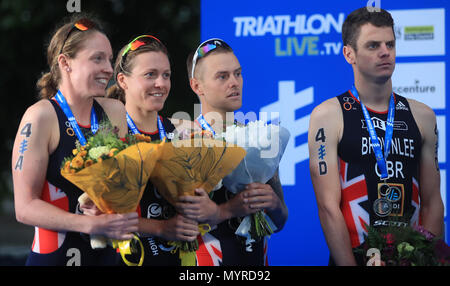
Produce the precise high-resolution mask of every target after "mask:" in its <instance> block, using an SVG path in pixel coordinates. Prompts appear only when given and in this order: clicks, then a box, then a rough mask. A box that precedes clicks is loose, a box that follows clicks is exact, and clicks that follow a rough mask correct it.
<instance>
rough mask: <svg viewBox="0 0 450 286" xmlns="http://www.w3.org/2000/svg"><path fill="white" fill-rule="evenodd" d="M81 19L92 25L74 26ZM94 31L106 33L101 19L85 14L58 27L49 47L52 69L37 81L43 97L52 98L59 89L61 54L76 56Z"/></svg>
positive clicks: (48, 52) (48, 53)
mask: <svg viewBox="0 0 450 286" xmlns="http://www.w3.org/2000/svg"><path fill="white" fill-rule="evenodd" d="M80 20H85V21H89V23H92V27H90V28H89V29H87V30H85V31H81V30H78V29H76V28H74V25H75V24H76V23H77V22H79V21H80ZM94 32H100V33H103V34H105V32H104V31H103V29H102V28H101V24H100V23H99V21H98V20H97V19H94V18H93V17H92V16H88V15H85V14H82V15H75V16H74V17H72V18H71V19H70V20H69V22H66V23H65V24H63V25H62V26H60V27H58V28H57V29H56V31H55V32H54V33H53V36H52V38H51V40H50V43H49V44H48V47H47V64H48V66H49V67H50V71H48V72H44V73H43V74H42V76H41V78H39V80H38V81H37V83H36V87H37V89H38V91H39V97H40V98H41V99H45V98H52V97H53V96H54V95H55V94H56V92H57V91H58V86H59V84H60V80H61V72H60V69H59V64H58V57H59V55H60V54H64V55H66V56H68V57H69V58H75V56H76V55H77V53H78V51H79V50H80V47H81V45H82V44H83V43H84V42H85V41H86V40H87V39H88V38H89V37H90V35H92V34H93V33H94Z"/></svg>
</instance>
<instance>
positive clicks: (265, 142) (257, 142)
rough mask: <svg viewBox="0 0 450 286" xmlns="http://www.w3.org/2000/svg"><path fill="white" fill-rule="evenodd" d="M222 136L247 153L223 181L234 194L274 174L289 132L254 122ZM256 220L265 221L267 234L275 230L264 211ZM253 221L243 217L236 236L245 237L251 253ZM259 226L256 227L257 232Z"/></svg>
mask: <svg viewBox="0 0 450 286" xmlns="http://www.w3.org/2000/svg"><path fill="white" fill-rule="evenodd" d="M222 136H223V138H224V139H225V141H226V142H228V143H233V144H236V145H238V146H239V147H242V148H244V149H245V151H246V152H247V155H246V156H245V157H244V159H243V160H242V161H241V163H240V164H239V165H238V166H237V168H236V169H234V170H233V171H232V172H231V173H230V174H229V175H228V176H226V177H225V178H223V185H224V186H225V187H226V188H227V189H228V190H229V191H231V192H233V193H235V194H236V193H238V192H240V191H242V190H244V188H245V185H247V184H250V183H254V182H258V183H263V184H265V183H267V181H269V180H270V179H271V178H272V177H273V176H274V175H275V172H276V170H277V168H278V166H279V164H280V160H281V157H282V156H283V153H284V151H285V149H286V146H287V143H288V141H289V137H290V133H289V131H288V130H287V129H286V128H284V127H282V126H279V125H274V124H266V123H265V122H263V121H254V122H250V123H249V124H247V125H245V126H236V125H233V126H229V127H227V129H226V132H225V133H223V134H222ZM256 217H257V218H256V221H257V220H258V219H259V220H261V219H262V220H265V221H264V222H262V223H266V222H267V224H266V225H267V226H268V229H269V231H268V232H266V233H268V235H270V234H271V233H273V232H274V231H276V226H275V224H274V223H273V222H272V220H271V219H270V218H269V217H268V216H267V215H266V214H265V213H264V212H260V213H257V214H256ZM253 218H255V215H253ZM252 221H255V220H252V218H251V217H250V216H247V217H245V218H244V220H243V221H242V223H241V224H240V225H239V227H238V229H237V230H236V235H239V236H243V237H245V238H247V241H246V245H247V251H252V250H251V243H252V242H254V241H255V240H254V237H253V238H252V235H251V229H252ZM258 227H259V226H256V228H257V229H256V230H257V232H259V231H258ZM253 235H254V234H253Z"/></svg>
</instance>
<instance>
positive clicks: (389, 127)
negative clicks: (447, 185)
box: [308, 7, 443, 265]
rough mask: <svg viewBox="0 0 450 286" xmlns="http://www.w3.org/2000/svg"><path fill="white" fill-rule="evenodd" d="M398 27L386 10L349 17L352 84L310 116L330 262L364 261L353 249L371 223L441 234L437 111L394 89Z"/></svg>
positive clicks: (346, 43) (315, 182) (311, 144)
mask: <svg viewBox="0 0 450 286" xmlns="http://www.w3.org/2000/svg"><path fill="white" fill-rule="evenodd" d="M393 26H394V21H393V19H392V17H391V15H390V14H389V13H388V12H387V11H385V10H383V9H381V11H380V12H369V11H368V9H367V8H365V7H364V8H360V9H358V10H355V11H353V12H352V13H351V14H350V15H348V17H347V19H346V20H345V22H344V24H343V27H342V37H343V42H344V48H343V54H344V57H345V59H346V61H347V62H348V63H349V64H351V65H352V68H353V72H354V78H355V84H354V86H352V87H351V89H350V90H349V91H347V92H345V93H343V94H341V95H340V96H337V97H334V98H331V99H329V100H327V101H325V102H323V103H322V104H320V105H319V106H317V107H316V108H315V109H314V110H313V112H312V114H311V120H310V126H309V135H308V144H309V154H310V170H311V178H312V181H313V186H314V190H315V193H316V198H317V203H318V209H319V217H320V221H321V224H322V228H323V231H324V234H325V238H326V241H327V244H328V247H329V249H330V253H331V259H330V265H334V264H336V265H355V264H359V265H361V264H364V257H363V256H361V255H354V254H353V253H352V248H353V249H354V248H357V247H362V244H363V243H364V239H365V236H366V235H367V225H370V226H373V227H382V226H391V227H392V226H394V227H395V226H397V227H402V226H407V225H418V224H420V225H422V226H423V227H424V228H426V229H427V230H429V231H430V232H432V233H434V234H435V235H437V236H439V235H441V234H442V230H443V204H442V200H441V196H440V192H439V183H440V177H439V176H440V175H439V164H438V159H437V141H438V139H437V126H436V116H435V114H434V112H433V110H432V109H430V108H429V107H428V106H426V105H424V104H422V103H420V102H417V101H415V100H412V99H406V98H404V97H402V96H400V95H398V94H394V93H393V92H392V79H391V76H392V73H393V72H394V67H395V54H396V51H395V33H394V30H393ZM375 263H377V262H375ZM378 263H380V261H378Z"/></svg>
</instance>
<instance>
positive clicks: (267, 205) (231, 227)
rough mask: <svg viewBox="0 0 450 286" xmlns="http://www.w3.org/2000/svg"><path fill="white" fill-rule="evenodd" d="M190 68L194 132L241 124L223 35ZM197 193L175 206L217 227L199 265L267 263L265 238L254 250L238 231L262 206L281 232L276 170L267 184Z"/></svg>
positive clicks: (235, 69)
mask: <svg viewBox="0 0 450 286" xmlns="http://www.w3.org/2000/svg"><path fill="white" fill-rule="evenodd" d="M187 69H188V75H189V79H190V85H191V88H192V90H193V91H194V92H195V93H196V94H197V96H198V98H199V99H200V103H201V114H200V116H199V117H198V118H197V120H195V124H194V126H193V127H194V130H196V129H197V130H206V131H209V132H211V133H212V134H215V133H217V132H223V131H224V127H226V126H228V125H230V124H239V123H237V122H236V120H235V119H234V111H235V110H237V109H239V108H241V105H242V86H243V78H242V74H241V71H242V69H241V65H240V63H239V61H238V59H237V57H236V55H235V54H234V53H233V50H232V49H231V47H230V46H229V45H228V44H227V43H225V42H224V41H222V40H221V39H210V40H207V41H205V42H203V43H202V44H200V46H199V47H198V48H197V49H196V50H195V52H193V53H191V54H190V56H189V57H188V60H187ZM227 120H228V121H227ZM221 123H224V124H223V125H221ZM195 192H196V194H197V195H196V196H185V197H182V198H180V201H179V202H178V203H177V205H176V207H177V209H178V210H179V211H180V213H183V214H184V215H185V216H186V217H188V218H192V219H195V220H197V221H198V223H208V224H210V225H211V227H212V229H213V230H212V231H211V232H209V233H207V234H205V235H203V236H202V237H201V238H200V239H199V243H200V247H199V250H198V251H197V264H198V265H211V266H212V265H267V263H268V262H267V257H266V255H267V241H266V239H261V240H259V241H256V242H255V243H253V244H252V246H251V250H250V249H249V248H247V247H246V244H245V239H241V237H238V236H237V235H235V231H236V228H237V227H238V225H239V218H240V217H244V216H246V215H249V214H253V213H256V212H258V211H260V210H265V211H267V214H268V215H269V217H270V218H271V219H272V220H273V222H274V223H275V225H276V226H277V228H278V231H279V230H281V229H282V228H283V226H284V224H285V222H286V220H287V216H288V210H287V207H286V205H285V203H284V199H283V190H282V187H281V183H280V180H279V176H278V172H277V173H276V174H275V175H274V176H273V178H272V179H270V180H269V181H268V182H267V183H266V184H260V183H252V184H249V185H247V186H246V189H245V190H244V191H242V192H240V193H238V194H237V195H235V196H233V194H232V193H231V192H229V191H228V190H227V189H226V188H225V187H222V188H220V189H219V190H217V191H215V192H214V193H213V198H212V200H211V199H210V198H209V196H208V194H207V193H206V192H205V191H204V190H203V189H197V190H195Z"/></svg>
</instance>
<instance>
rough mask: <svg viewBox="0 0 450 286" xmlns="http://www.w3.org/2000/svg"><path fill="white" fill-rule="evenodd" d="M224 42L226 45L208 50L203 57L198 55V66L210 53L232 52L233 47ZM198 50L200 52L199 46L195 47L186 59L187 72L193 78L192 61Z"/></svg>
mask: <svg viewBox="0 0 450 286" xmlns="http://www.w3.org/2000/svg"><path fill="white" fill-rule="evenodd" d="M222 42H223V41H222ZM223 43H224V45H217V47H216V48H214V49H213V50H211V51H209V52H207V53H206V54H205V55H203V56H201V57H198V58H197V62H196V67H198V66H199V63H200V62H202V61H203V60H204V59H205V58H207V57H208V56H210V55H214V54H221V53H232V52H233V49H232V48H231V47H230V46H229V45H228V44H226V43H225V42H223ZM196 52H198V48H197V49H195V51H192V52H191V53H190V54H189V55H188V57H187V59H186V67H187V73H188V78H189V79H191V78H192V61H193V59H194V54H195V53H196Z"/></svg>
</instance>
